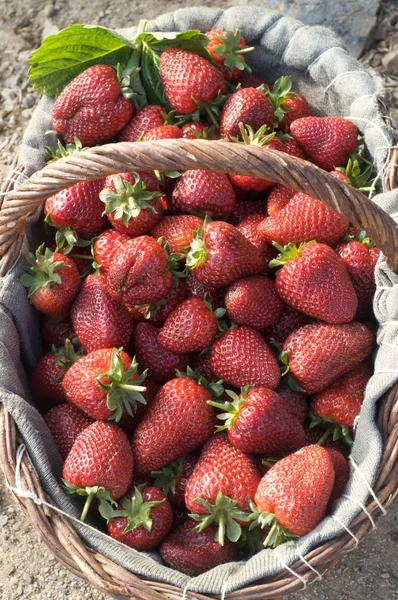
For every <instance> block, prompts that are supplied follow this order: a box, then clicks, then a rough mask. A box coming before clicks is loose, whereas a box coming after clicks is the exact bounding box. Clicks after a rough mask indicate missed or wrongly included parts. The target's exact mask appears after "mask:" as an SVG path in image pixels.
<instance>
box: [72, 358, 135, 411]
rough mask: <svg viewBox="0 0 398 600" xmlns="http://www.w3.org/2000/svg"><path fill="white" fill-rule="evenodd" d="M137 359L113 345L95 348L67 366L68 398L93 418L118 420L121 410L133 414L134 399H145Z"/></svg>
mask: <svg viewBox="0 0 398 600" xmlns="http://www.w3.org/2000/svg"><path fill="white" fill-rule="evenodd" d="M137 368H138V363H137V362H136V360H135V358H134V359H133V360H132V359H131V358H130V357H129V355H128V354H126V352H123V351H121V350H117V349H116V348H113V349H112V348H107V349H103V350H94V351H93V352H90V353H89V354H87V355H86V356H82V358H80V359H79V360H78V361H76V362H75V363H74V364H73V365H72V367H70V368H69V370H68V371H67V373H66V375H65V376H64V378H63V381H62V387H63V389H64V391H65V395H66V399H67V400H68V402H72V403H73V404H76V406H78V407H79V408H81V409H82V410H84V411H85V412H86V413H87V414H88V415H90V417H93V419H98V420H102V421H105V420H107V419H114V420H115V421H120V419H121V417H122V415H123V412H124V411H126V412H127V413H128V414H130V415H132V414H134V412H135V410H136V406H137V402H141V403H142V404H145V403H146V401H145V399H144V397H143V396H142V394H141V393H140V392H142V391H145V387H142V382H143V380H144V379H145V374H143V375H141V376H139V373H138V372H137Z"/></svg>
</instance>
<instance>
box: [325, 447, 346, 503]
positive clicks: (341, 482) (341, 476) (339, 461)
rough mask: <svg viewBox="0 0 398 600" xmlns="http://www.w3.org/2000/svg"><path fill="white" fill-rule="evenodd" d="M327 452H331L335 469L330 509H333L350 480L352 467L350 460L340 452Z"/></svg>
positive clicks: (330, 450)
mask: <svg viewBox="0 0 398 600" xmlns="http://www.w3.org/2000/svg"><path fill="white" fill-rule="evenodd" d="M327 451H328V452H329V456H330V458H331V460H332V463H333V469H334V485H333V489H332V493H331V494H330V498H329V507H332V506H333V504H334V503H335V502H336V500H338V499H339V498H340V497H341V495H342V494H343V492H344V490H345V486H346V485H347V483H348V480H349V478H350V466H349V464H348V460H347V459H346V458H345V456H344V455H343V454H342V453H341V452H339V451H338V450H334V449H333V448H327Z"/></svg>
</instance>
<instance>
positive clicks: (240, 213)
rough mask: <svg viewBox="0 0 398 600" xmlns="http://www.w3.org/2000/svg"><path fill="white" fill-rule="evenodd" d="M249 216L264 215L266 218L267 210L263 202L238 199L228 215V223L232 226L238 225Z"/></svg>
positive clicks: (252, 199)
mask: <svg viewBox="0 0 398 600" xmlns="http://www.w3.org/2000/svg"><path fill="white" fill-rule="evenodd" d="M249 215H264V217H266V216H267V208H266V205H265V202H264V200H261V199H257V198H245V197H243V198H242V197H238V198H237V200H236V204H235V208H234V209H233V211H232V212H231V214H230V215H229V219H228V222H229V223H232V225H239V224H240V223H242V221H243V220H244V219H246V217H248V216H249ZM264 217H263V218H264Z"/></svg>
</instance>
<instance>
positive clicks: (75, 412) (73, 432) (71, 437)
mask: <svg viewBox="0 0 398 600" xmlns="http://www.w3.org/2000/svg"><path fill="white" fill-rule="evenodd" d="M44 420H45V422H46V424H47V427H48V428H49V430H50V431H51V435H52V436H53V438H54V442H55V444H56V446H57V447H58V450H59V453H60V455H61V456H62V458H63V459H65V458H66V457H67V456H68V454H69V452H70V451H71V450H72V446H73V444H74V443H75V440H76V438H77V436H78V435H79V434H80V433H81V432H82V431H83V430H84V429H86V427H88V426H89V425H91V423H93V419H91V418H90V417H89V416H88V415H86V414H85V413H84V412H83V411H81V410H79V409H78V408H77V407H76V406H74V405H73V404H59V405H58V406H54V408H51V410H49V411H48V413H46V415H45V416H44Z"/></svg>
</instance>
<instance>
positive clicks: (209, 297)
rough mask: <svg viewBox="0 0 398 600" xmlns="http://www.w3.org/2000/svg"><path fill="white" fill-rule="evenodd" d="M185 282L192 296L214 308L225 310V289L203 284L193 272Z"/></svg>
mask: <svg viewBox="0 0 398 600" xmlns="http://www.w3.org/2000/svg"><path fill="white" fill-rule="evenodd" d="M185 282H186V286H187V290H188V293H189V295H190V296H193V297H194V298H201V299H202V300H206V301H208V302H211V305H212V306H213V307H214V308H224V294H225V288H219V287H215V286H213V285H205V284H204V283H201V282H200V281H199V280H198V279H196V277H195V275H194V272H193V271H191V272H190V273H189V275H188V277H187V278H186V280H185Z"/></svg>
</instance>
